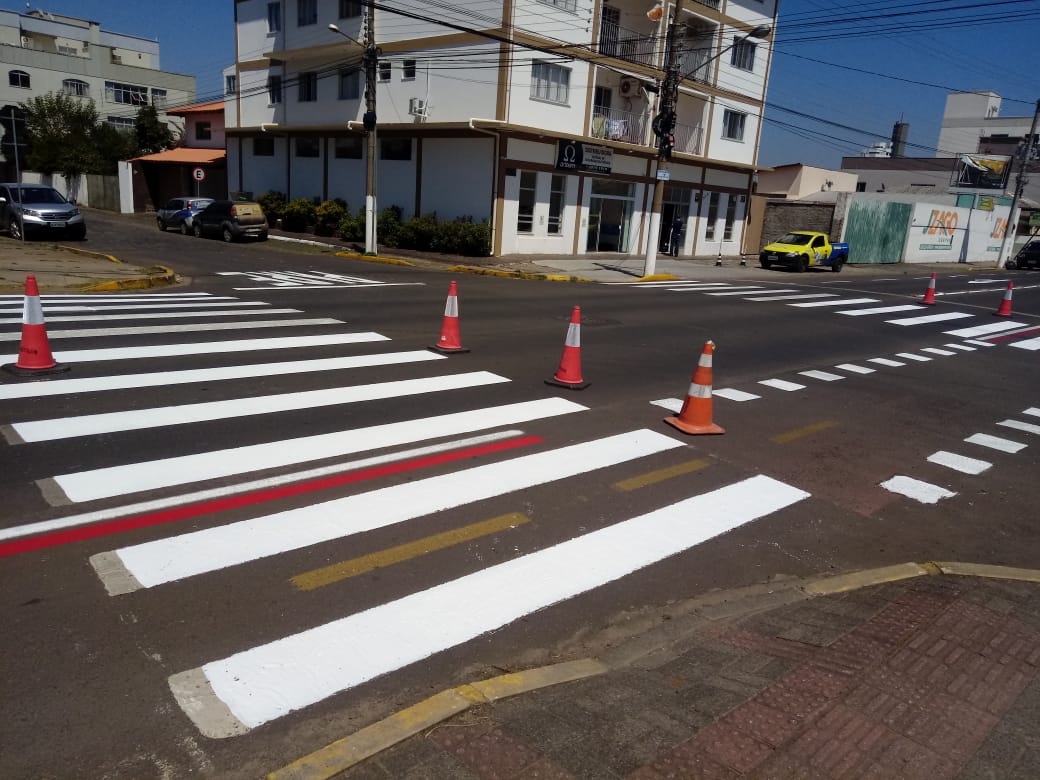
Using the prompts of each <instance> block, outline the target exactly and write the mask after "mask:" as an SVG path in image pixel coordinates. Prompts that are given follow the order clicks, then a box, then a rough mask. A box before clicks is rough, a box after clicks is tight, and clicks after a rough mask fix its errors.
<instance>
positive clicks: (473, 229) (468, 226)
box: [432, 217, 491, 257]
mask: <svg viewBox="0 0 1040 780" xmlns="http://www.w3.org/2000/svg"><path fill="white" fill-rule="evenodd" d="M432 249H433V250H434V251H435V252H444V253H445V254H449V255H466V256H468V257H486V256H487V255H489V254H491V226H490V225H489V224H487V223H486V222H482V223H479V224H474V222H473V218H472V217H460V218H459V219H454V220H451V221H450V222H441V223H440V224H439V225H438V226H437V236H436V238H435V239H434V242H433V247H432Z"/></svg>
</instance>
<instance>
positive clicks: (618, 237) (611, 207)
mask: <svg viewBox="0 0 1040 780" xmlns="http://www.w3.org/2000/svg"><path fill="white" fill-rule="evenodd" d="M631 216H632V204H631V202H630V201H628V200H621V199H618V198H605V197H599V196H596V195H593V196H592V197H590V198H589V223H588V224H589V227H588V239H587V242H586V245H585V249H586V250H587V251H589V252H627V251H628V239H629V236H628V226H629V224H630V222H631Z"/></svg>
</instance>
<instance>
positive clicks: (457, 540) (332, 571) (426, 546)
mask: <svg viewBox="0 0 1040 780" xmlns="http://www.w3.org/2000/svg"><path fill="white" fill-rule="evenodd" d="M527 522H530V518H528V517H527V516H526V515H524V514H522V513H520V512H511V513H510V514H506V515H501V516H499V517H493V518H491V519H490V520H482V521H481V522H479V523H472V524H471V525H464V526H462V528H453V529H452V530H450V531H445V532H444V533H440V534H434V535H433V536H427V537H425V538H424V539H418V540H416V541H414V542H408V543H407V544H401V545H398V546H397V547H391V548H389V549H387V550H381V551H379V552H376V553H372V554H370V555H362V556H361V557H359V558H351V559H350V560H349V561H341V562H340V563H334V564H332V565H330V566H323V567H322V568H320V569H314V570H313V571H308V572H304V573H303V574H297V575H296V576H295V577H293V578H292V580H290V581H291V582H292V584H293V585H295V586H296V587H297V588H299V589H300V590H314V589H315V588H320V587H323V586H325V585H330V584H331V583H333V582H339V581H340V580H345V579H348V578H350V577H356V576H357V575H359V574H364V573H365V572H369V571H372V570H373V569H379V568H382V567H384V566H392V565H393V564H395V563H401V562H402V561H407V560H410V559H411V558H417V557H419V556H420V555H425V554H426V553H431V552H434V551H435V550H443V549H444V548H445V547H451V546H452V545H456V544H461V543H462V542H468V541H470V540H472V539H479V538H480V537H481V536H487V535H488V534H493V533H497V532H499V531H505V530H506V529H508V528H515V527H516V526H518V525H523V524H524V523H527Z"/></svg>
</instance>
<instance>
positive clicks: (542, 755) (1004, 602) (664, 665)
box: [342, 576, 1040, 780]
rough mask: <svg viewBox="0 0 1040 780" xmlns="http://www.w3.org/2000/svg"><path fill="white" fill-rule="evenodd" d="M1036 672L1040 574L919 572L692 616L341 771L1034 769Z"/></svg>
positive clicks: (661, 773)
mask: <svg viewBox="0 0 1040 780" xmlns="http://www.w3.org/2000/svg"><path fill="white" fill-rule="evenodd" d="M611 666H612V667H614V666H615V665H614V664H611ZM1038 669H1040V585H1037V584H1032V583H1025V582H1014V581H1008V580H989V579H982V578H973V577H953V576H942V577H938V576H936V577H918V578H915V579H910V580H904V581H901V582H898V583H889V584H886V585H879V586H874V587H870V588H865V589H862V590H857V591H851V592H848V593H843V594H838V595H829V596H821V597H817V598H814V599H811V600H808V601H799V602H797V603H794V604H788V605H786V606H782V607H779V608H775V609H771V610H768V611H764V612H759V613H757V614H755V615H753V616H750V617H745V618H743V619H740V620H737V621H735V622H730V623H714V622H710V621H707V620H705V621H701V622H700V623H699V624H697V625H696V626H694V627H693V630H691V631H689V632H687V634H686V635H685V636H683V637H682V638H680V639H679V640H677V641H675V640H674V639H673V640H672V641H671V642H670V643H669V644H668V647H667V648H666V649H665V648H662V649H660V650H659V651H658V652H655V653H652V654H650V655H647V656H644V657H643V658H642V659H641V660H639V661H635V662H633V663H630V664H629V665H628V666H626V667H623V668H620V669H617V668H614V669H613V670H612V671H611V672H609V673H608V674H606V675H603V676H599V677H592V678H588V679H586V680H583V681H579V682H573V683H567V684H565V685H560V686H556V687H553V688H545V689H543V690H540V691H535V692H533V693H529V694H525V695H522V696H517V697H515V698H512V699H504V700H501V701H499V702H496V703H495V704H493V705H484V706H481V707H477V708H472V709H470V710H467V711H466V712H463V713H461V714H460V715H458V716H456V717H455V718H453V719H451V720H448V721H445V722H443V723H441V724H439V725H437V726H435V727H433V728H431V729H429V730H428V731H426V732H424V733H422V734H419V735H417V736H415V737H412V738H410V739H408V740H407V741H405V742H403V743H401V744H400V745H398V746H396V747H394V748H392V749H390V750H387V751H385V752H384V753H382V754H380V755H377V756H375V757H373V758H371V759H369V760H368V761H365V762H364V763H362V764H360V765H358V766H356V767H354V768H353V769H351V770H350V771H348V772H346V773H344V774H343V775H342V777H345V778H350V779H351V780H362V779H363V778H366V779H367V778H401V779H404V780H420V779H426V778H429V779H436V780H441V779H443V778H450V779H452V780H454V779H455V778H497V779H501V780H505V779H506V778H510V779H513V778H516V779H517V780H533V779H534V778H595V779H596V780H607V779H609V778H631V779H632V780H662V779H663V778H697V779H700V778H711V779H714V778H723V779H730V778H756V779H762V780H774V778H775V779H776V780H780V779H781V778H799V780H803V779H804V780H831V779H832V778H876V779H877V780H893V779H895V778H905V780H916V778H928V779H929V780H937V779H939V778H1001V780H1005V779H1009V778H1037V777H1040V728H1038V725H1040V717H1038V716H1040V680H1038V679H1037V672H1038Z"/></svg>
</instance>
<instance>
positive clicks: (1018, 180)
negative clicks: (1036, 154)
mask: <svg viewBox="0 0 1040 780" xmlns="http://www.w3.org/2000/svg"><path fill="white" fill-rule="evenodd" d="M1037 119H1040V100H1037V101H1036V110H1035V111H1034V112H1033V123H1032V124H1031V125H1030V127H1029V138H1028V139H1027V140H1026V150H1025V157H1023V158H1022V164H1021V165H1020V166H1018V176H1016V177H1015V194H1014V195H1013V196H1012V197H1011V211H1009V212H1008V224H1007V227H1006V228H1005V229H1004V237H1003V238H1002V239H1000V251H999V252H997V265H996V267H997V268H1000V266H1001V265H1002V264H1003V263H1004V247H1005V246H1006V245H1007V239H1008V235H1009V234H1010V235H1011V251H1012V252H1014V251H1015V237H1016V236H1017V235H1018V219H1017V218H1016V217H1015V209H1016V208H1018V200H1019V198H1021V197H1022V190H1024V189H1025V186H1026V179H1025V173H1026V166H1027V165H1028V164H1029V158H1030V157H1032V156H1033V139H1034V138H1036V124H1037Z"/></svg>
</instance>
